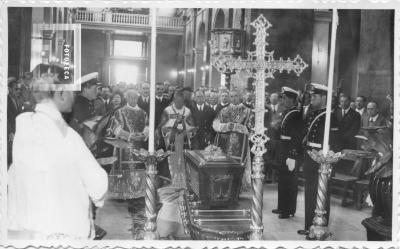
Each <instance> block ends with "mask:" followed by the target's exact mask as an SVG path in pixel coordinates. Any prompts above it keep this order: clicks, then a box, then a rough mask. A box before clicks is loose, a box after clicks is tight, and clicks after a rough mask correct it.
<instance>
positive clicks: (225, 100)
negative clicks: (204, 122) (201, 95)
mask: <svg viewBox="0 0 400 249" xmlns="http://www.w3.org/2000/svg"><path fill="white" fill-rule="evenodd" d="M220 96H221V97H220V103H218V105H217V109H216V110H215V112H216V113H217V114H218V113H219V112H220V111H221V110H222V109H223V108H225V107H227V106H228V105H229V104H230V102H229V92H228V91H223V92H221V95H220Z"/></svg>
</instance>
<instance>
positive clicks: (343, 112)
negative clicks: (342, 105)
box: [342, 109, 346, 117]
mask: <svg viewBox="0 0 400 249" xmlns="http://www.w3.org/2000/svg"><path fill="white" fill-rule="evenodd" d="M344 115H346V111H345V110H344V109H343V110H342V117H344Z"/></svg>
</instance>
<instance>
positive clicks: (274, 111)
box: [272, 105, 276, 114]
mask: <svg viewBox="0 0 400 249" xmlns="http://www.w3.org/2000/svg"><path fill="white" fill-rule="evenodd" d="M272 111H273V113H274V114H275V113H276V106H275V105H273V106H272Z"/></svg>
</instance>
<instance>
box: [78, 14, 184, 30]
mask: <svg viewBox="0 0 400 249" xmlns="http://www.w3.org/2000/svg"><path fill="white" fill-rule="evenodd" d="M149 19H150V16H149V15H140V14H129V13H113V12H100V11H86V10H83V11H82V10H78V11H77V12H76V14H75V17H74V20H75V22H80V23H105V24H120V25H132V26H142V27H150V20H149ZM183 25H184V23H183V20H182V19H181V18H179V17H168V16H158V17H157V27H158V28H166V29H175V30H183Z"/></svg>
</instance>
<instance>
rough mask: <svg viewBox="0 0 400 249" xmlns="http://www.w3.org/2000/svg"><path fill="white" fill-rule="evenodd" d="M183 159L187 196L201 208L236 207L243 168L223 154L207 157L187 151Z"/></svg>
mask: <svg viewBox="0 0 400 249" xmlns="http://www.w3.org/2000/svg"><path fill="white" fill-rule="evenodd" d="M184 157H185V169H186V181H187V186H188V189H189V193H191V194H194V195H195V199H196V201H197V202H198V204H199V207H200V208H203V209H208V208H211V207H227V206H232V205H235V204H237V202H238V198H239V192H240V188H241V185H242V177H243V172H244V168H245V167H244V166H242V165H241V164H240V163H239V162H238V161H236V160H234V159H232V158H230V157H229V156H227V155H225V154H223V155H221V154H219V155H215V156H210V155H207V154H205V153H204V151H198V150H186V151H185V152H184Z"/></svg>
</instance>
